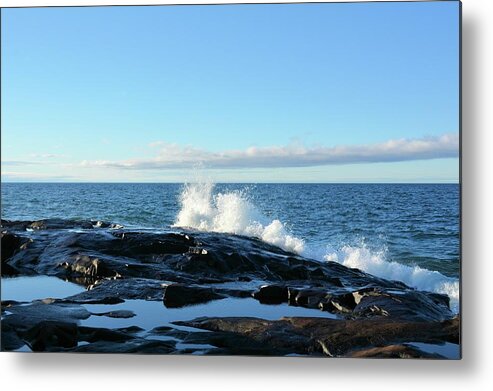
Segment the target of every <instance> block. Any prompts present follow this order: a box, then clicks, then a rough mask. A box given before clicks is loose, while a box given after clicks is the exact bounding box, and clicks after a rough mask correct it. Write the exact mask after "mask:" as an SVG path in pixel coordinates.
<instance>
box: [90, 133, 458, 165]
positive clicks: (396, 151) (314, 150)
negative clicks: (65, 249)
mask: <svg viewBox="0 0 493 391" xmlns="http://www.w3.org/2000/svg"><path fill="white" fill-rule="evenodd" d="M150 146H151V147H152V148H154V149H156V150H157V153H156V156H155V157H153V158H149V159H131V160H120V161H110V160H96V161H88V160H84V161H83V162H81V163H80V166H82V167H107V168H117V169H129V170H148V169H183V168H190V167H194V166H196V165H198V164H200V165H201V166H203V167H204V168H211V169H234V168H279V167H314V166H323V165H341V164H356V163H381V162H399V161H409V160H424V159H438V158H450V157H458V156H459V135H458V134H457V133H448V134H443V135H441V136H437V137H425V138H420V139H396V140H388V141H386V142H383V143H379V144H369V145H343V146H335V147H325V146H315V147H306V146H304V145H303V144H290V145H287V146H271V147H250V148H247V149H245V150H229V151H223V152H211V151H207V150H204V149H200V148H196V147H192V146H180V145H178V144H171V143H165V142H154V143H151V144H150Z"/></svg>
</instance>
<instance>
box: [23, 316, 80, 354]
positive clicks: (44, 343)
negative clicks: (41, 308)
mask: <svg viewBox="0 0 493 391" xmlns="http://www.w3.org/2000/svg"><path fill="white" fill-rule="evenodd" d="M22 338H23V340H24V341H25V342H26V343H27V344H28V345H29V347H30V348H31V349H32V350H33V351H34V352H44V351H50V350H54V349H55V350H57V349H59V348H73V347H76V346H77V324H75V323H68V322H60V321H50V320H46V321H41V322H39V323H37V324H36V325H34V326H33V327H31V328H30V329H28V330H26V331H25V332H23V333H22Z"/></svg>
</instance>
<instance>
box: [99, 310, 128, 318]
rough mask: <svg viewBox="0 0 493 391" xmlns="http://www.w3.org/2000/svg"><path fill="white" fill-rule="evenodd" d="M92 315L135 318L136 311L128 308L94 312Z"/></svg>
mask: <svg viewBox="0 0 493 391" xmlns="http://www.w3.org/2000/svg"><path fill="white" fill-rule="evenodd" d="M92 315H96V316H107V317H108V318H118V319H128V318H133V317H134V316H135V313H134V312H132V311H128V310H115V311H108V312H93V313H92Z"/></svg>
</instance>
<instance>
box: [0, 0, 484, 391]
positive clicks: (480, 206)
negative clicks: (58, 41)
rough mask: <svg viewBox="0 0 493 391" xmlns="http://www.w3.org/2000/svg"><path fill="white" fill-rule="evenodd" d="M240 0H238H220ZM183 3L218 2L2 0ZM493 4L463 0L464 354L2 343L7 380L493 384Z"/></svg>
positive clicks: (7, 2) (114, 385)
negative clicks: (220, 352) (130, 349)
mask: <svg viewBox="0 0 493 391" xmlns="http://www.w3.org/2000/svg"><path fill="white" fill-rule="evenodd" d="M232 2H235V1H234V0H230V1H221V0H216V1H215V3H232ZM243 2H251V3H256V2H259V1H251V0H250V1H243ZM271 2H276V1H271ZM279 2H281V1H279ZM283 2H285V1H283ZM178 3H184V4H192V3H197V4H206V3H209V2H207V1H198V0H195V1H194V0H189V1H179V0H175V1H169V0H168V1H166V0H160V1H153V0H147V1H138V0H130V1H122V0H115V1H101V0H93V1H84V0H72V1H70V0H59V1H56V0H51V1H49V0H37V1H35V0H30V1H28V0H2V2H1V5H2V7H6V6H39V5H94V4H98V5H104V4H121V5H129V4H135V5H137V4H178ZM492 4H493V2H492V1H491V0H464V1H463V96H462V98H463V127H462V132H463V133H462V136H463V144H462V157H463V160H462V164H463V173H462V186H463V187H462V189H463V210H462V219H463V240H462V244H463V258H462V259H463V276H462V278H463V292H462V295H463V296H462V298H463V302H462V313H463V356H464V358H463V360H462V361H426V360H421V361H419V360H387V361H379V360H349V359H335V360H331V359H327V360H323V359H302V358H252V357H191V356H186V357H185V356H136V355H126V356H125V355H95V354H91V355H76V354H65V355H62V354H20V353H18V354H15V353H1V354H0V374H1V377H0V385H1V386H2V387H3V389H14V388H15V389H24V388H25V387H26V388H28V387H29V388H32V387H33V386H34V387H35V388H36V389H45V388H47V389H70V390H84V391H86V390H87V389H103V390H104V389H109V390H127V389H138V390H159V389H167V390H179V391H181V390H187V389H196V390H200V391H203V390H221V389H228V390H231V389H233V390H236V389H248V390H254V389H255V390H283V391H284V390H298V391H311V390H317V389H329V390H341V391H342V390H344V391H346V390H358V389H359V390H363V391H366V390H373V389H374V390H379V391H386V390H392V391H395V390H399V391H400V390H413V391H416V390H419V391H420V390H427V389H433V390H442V389H444V390H447V391H451V390H461V391H463V390H484V389H490V387H491V385H492V384H493V364H492V362H493V360H492V359H491V355H492V353H493V346H492V334H493V330H492V327H493V322H492V313H493V308H492V298H493V292H492V291H493V290H492V286H493V284H492V279H493V272H492V269H493V268H492V265H493V255H492V254H491V253H492V251H491V245H490V242H491V241H492V239H491V236H492V234H493V230H492V229H491V223H490V222H491V221H493V215H492V205H493V192H492V184H491V183H492V174H491V170H492V168H493V164H492V163H493V162H492V156H493V153H492V152H491V148H492V147H493V142H492V141H493V123H492V120H491V112H492V111H493V110H492V104H493V103H492V102H493V96H492V91H493V88H492V87H493V86H492V83H491V82H492V72H491V69H493V61H492V56H493V54H492V53H493V51H492V50H491V45H492V42H493V35H492V33H493V23H492V20H493V18H492V16H493V15H492ZM7 387H9V388H7Z"/></svg>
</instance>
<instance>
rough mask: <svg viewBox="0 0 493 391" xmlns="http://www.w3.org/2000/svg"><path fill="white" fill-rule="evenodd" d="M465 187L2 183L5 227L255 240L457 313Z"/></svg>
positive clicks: (439, 185) (423, 185)
mask: <svg viewBox="0 0 493 391" xmlns="http://www.w3.org/2000/svg"><path fill="white" fill-rule="evenodd" d="M459 190H460V189H459V185H458V184H213V183H210V182H205V183H197V184H188V185H184V184H148V183H146V184H129V183H125V184H114V183H111V184H110V183H108V184H104V183H97V184H89V183H84V184H79V183H2V186H1V201H2V205H1V214H2V219H7V220H35V219H45V218H65V219H92V220H105V221H109V222H114V223H120V224H123V225H124V226H125V227H127V228H128V227H135V228H138V227H143V228H154V229H165V230H177V229H178V227H188V228H193V229H198V230H204V231H217V232H225V233H234V234H240V235H248V236H255V237H258V238H261V239H262V240H264V241H266V242H269V243H272V244H275V245H277V246H279V247H282V248H284V249H286V250H290V251H293V252H296V253H299V254H301V255H303V256H306V257H310V258H314V259H317V260H319V261H321V262H325V261H336V262H339V263H342V264H344V265H346V266H349V267H357V268H359V269H362V270H364V271H366V272H368V273H371V274H374V275H377V276H380V277H384V278H388V279H394V280H400V281H403V282H405V283H406V284H408V285H410V286H413V287H415V288H418V289H422V290H427V291H434V292H439V293H445V294H448V295H449V296H450V298H451V306H452V308H453V309H455V310H456V311H457V310H458V299H459V273H460V259H459V257H460V247H459V245H460V238H459V232H460V228H459V221H460V209H459V208H460V198H459V197H460V194H459Z"/></svg>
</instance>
